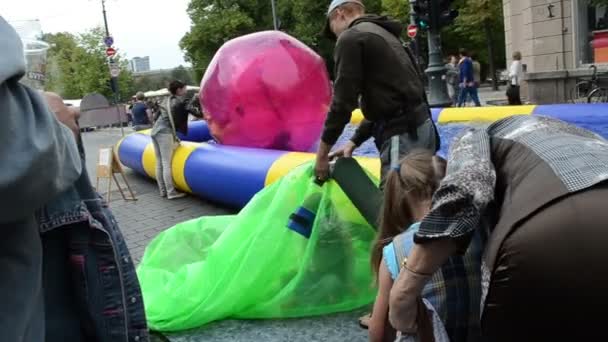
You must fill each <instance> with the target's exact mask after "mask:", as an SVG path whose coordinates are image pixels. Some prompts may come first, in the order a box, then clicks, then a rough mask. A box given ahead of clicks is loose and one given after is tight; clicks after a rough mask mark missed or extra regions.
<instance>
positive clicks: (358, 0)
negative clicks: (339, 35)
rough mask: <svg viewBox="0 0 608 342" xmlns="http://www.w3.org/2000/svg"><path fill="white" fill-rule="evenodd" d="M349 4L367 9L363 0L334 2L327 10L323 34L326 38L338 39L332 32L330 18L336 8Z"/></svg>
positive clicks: (336, 0) (335, 0) (338, 0)
mask: <svg viewBox="0 0 608 342" xmlns="http://www.w3.org/2000/svg"><path fill="white" fill-rule="evenodd" d="M349 2H352V3H355V4H359V5H361V7H363V8H365V5H363V2H361V0H332V2H331V3H330V4H329V7H328V8H327V20H326V21H325V29H324V30H323V33H324V34H325V36H326V37H328V38H335V37H336V36H335V34H334V33H333V32H332V31H331V27H330V26H329V17H330V15H331V12H333V11H334V10H335V9H336V8H338V7H340V6H342V5H344V4H346V3H349Z"/></svg>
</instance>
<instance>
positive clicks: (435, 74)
mask: <svg viewBox="0 0 608 342" xmlns="http://www.w3.org/2000/svg"><path fill="white" fill-rule="evenodd" d="M438 1H439V0H431V10H432V11H433V13H432V14H431V15H432V16H433V17H434V18H437V16H438V15H439V13H438V12H439V3H438ZM438 25H439V22H438V20H436V19H435V20H432V22H431V28H430V30H429V33H428V43H429V67H428V68H427V69H426V70H425V72H426V74H427V76H428V79H429V91H430V94H429V105H430V106H431V107H449V106H450V104H451V103H452V101H451V100H450V97H449V96H448V89H447V87H446V83H445V73H446V71H447V70H446V68H445V65H444V64H443V54H442V52H441V29H440V28H439V27H438Z"/></svg>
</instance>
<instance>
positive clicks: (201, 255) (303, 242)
mask: <svg viewBox="0 0 608 342" xmlns="http://www.w3.org/2000/svg"><path fill="white" fill-rule="evenodd" d="M312 180H313V177H312V165H311V164H307V165H304V166H302V167H299V168H297V169H295V170H294V171H292V172H291V173H289V174H288V175H286V176H285V177H283V178H282V179H281V180H279V181H277V182H276V183H274V184H273V185H271V186H269V187H267V188H265V189H264V190H262V191H260V192H259V193H258V194H257V195H256V196H255V197H254V198H253V199H252V200H251V201H250V202H249V204H248V205H247V206H246V207H245V208H243V210H242V211H241V212H240V213H239V214H238V215H234V216H216V217H202V218H200V219H195V220H192V221H188V222H184V223H181V224H178V225H176V226H175V227H173V228H171V229H169V230H167V231H165V232H163V233H161V234H159V235H158V236H157V237H156V238H155V239H154V240H153V241H152V242H151V243H150V245H149V246H148V247H147V249H146V252H145V254H144V257H143V260H142V262H141V264H140V265H139V267H138V270H137V273H138V276H139V280H140V282H141V287H142V291H143V296H144V302H145V307H146V315H147V319H148V323H149V326H150V328H152V329H154V330H158V331H179V330H185V329H190V328H195V327H199V326H202V325H204V324H206V323H209V322H212V321H215V320H221V319H226V318H239V319H254V318H289V317H304V316H313V315H324V314H330V313H335V312H342V311H350V310H353V309H356V308H359V307H362V306H364V305H367V304H369V303H371V302H372V301H373V299H374V296H375V293H376V290H375V288H374V287H373V276H372V272H371V269H370V264H369V257H370V250H371V246H372V242H373V239H374V236H375V231H374V230H373V228H372V227H370V226H369V225H368V224H367V222H366V221H365V219H364V218H363V217H362V216H361V214H360V213H359V212H358V211H357V210H356V209H355V208H354V207H353V205H352V203H351V202H350V200H349V199H348V198H347V197H346V196H345V195H344V193H343V192H342V190H340V188H339V187H338V186H337V184H335V183H334V182H333V181H329V182H327V183H325V184H324V185H323V186H322V187H320V186H318V185H316V184H314V183H313V181H312ZM303 206H304V207H308V209H309V211H313V212H314V211H315V209H316V215H315V216H314V218H313V220H314V221H311V222H312V226H311V227H309V228H312V229H311V230H310V231H309V234H310V236H309V237H306V235H307V234H306V231H305V229H304V231H303V230H302V229H298V227H299V228H302V226H305V225H306V222H305V221H306V220H305V219H306V218H304V220H302V218H301V217H300V219H298V217H294V215H292V214H293V213H294V212H298V209H299V208H300V210H299V212H304V213H306V212H308V211H306V210H304V211H302V207H303ZM296 216H297V215H296ZM290 218H291V219H292V221H290ZM294 222H295V224H293V223H294ZM288 223H290V224H291V226H293V227H292V228H288Z"/></svg>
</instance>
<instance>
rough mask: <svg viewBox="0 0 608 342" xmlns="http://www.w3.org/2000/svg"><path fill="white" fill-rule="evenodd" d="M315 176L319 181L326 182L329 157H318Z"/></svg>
mask: <svg viewBox="0 0 608 342" xmlns="http://www.w3.org/2000/svg"><path fill="white" fill-rule="evenodd" d="M315 176H316V177H317V180H319V181H326V180H327V179H328V178H329V155H327V154H326V155H318V154H317V161H316V163H315Z"/></svg>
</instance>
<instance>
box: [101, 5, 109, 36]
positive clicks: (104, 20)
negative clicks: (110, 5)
mask: <svg viewBox="0 0 608 342" xmlns="http://www.w3.org/2000/svg"><path fill="white" fill-rule="evenodd" d="M101 10H102V12H103V24H104V26H105V28H106V37H109V36H110V30H109V29H108V18H107V17H106V0H101Z"/></svg>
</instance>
